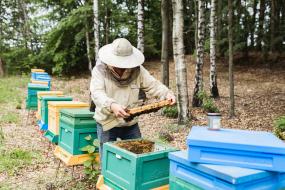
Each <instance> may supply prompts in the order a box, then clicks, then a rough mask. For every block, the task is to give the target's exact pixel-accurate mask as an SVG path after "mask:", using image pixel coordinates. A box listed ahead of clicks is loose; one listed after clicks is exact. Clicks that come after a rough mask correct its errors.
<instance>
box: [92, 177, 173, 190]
mask: <svg viewBox="0 0 285 190" xmlns="http://www.w3.org/2000/svg"><path fill="white" fill-rule="evenodd" d="M96 189H97V190H113V189H112V188H111V187H109V186H108V185H106V184H104V176H103V175H100V176H99V177H98V180H97V183H96ZM152 190H169V185H163V186H160V187H157V188H154V189H152Z"/></svg>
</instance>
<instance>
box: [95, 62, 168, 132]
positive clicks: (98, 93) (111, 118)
mask: <svg viewBox="0 0 285 190" xmlns="http://www.w3.org/2000/svg"><path fill="white" fill-rule="evenodd" d="M140 88H141V89H142V90H143V91H145V93H146V94H147V95H148V96H152V97H155V98H160V99H163V98H165V97H166V95H167V94H168V93H172V91H170V90H169V89H168V88H167V87H166V86H165V85H163V84H162V83H161V82H159V81H158V80H156V79H155V78H154V77H153V76H151V75H150V73H149V72H148V71H147V70H146V69H145V68H144V67H143V66H140V68H139V74H138V76H137V77H136V78H135V79H134V80H132V81H131V82H130V84H128V85H119V84H118V83H116V81H114V79H113V78H112V77H111V76H110V74H108V71H107V68H106V65H105V64H103V63H102V64H99V65H97V66H96V67H95V68H94V69H93V71H92V79H91V83H90V91H91V97H92V100H93V101H94V103H95V105H96V111H95V115H94V118H95V120H96V121H97V122H98V123H100V124H101V125H102V126H103V130H104V131H107V130H110V129H112V128H114V127H123V126H131V125H134V124H136V123H137V122H138V119H137V118H134V119H133V120H132V121H130V122H125V120H124V119H123V118H117V117H115V115H114V114H113V113H112V111H111V109H110V106H111V104H112V103H114V102H115V103H118V104H120V105H123V106H126V107H128V106H130V105H135V104H136V103H137V102H138V97H139V89H140Z"/></svg>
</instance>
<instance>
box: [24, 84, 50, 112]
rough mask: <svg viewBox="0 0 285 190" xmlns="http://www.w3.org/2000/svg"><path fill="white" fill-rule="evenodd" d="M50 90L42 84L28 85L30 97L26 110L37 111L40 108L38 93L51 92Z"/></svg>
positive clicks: (27, 100)
mask: <svg viewBox="0 0 285 190" xmlns="http://www.w3.org/2000/svg"><path fill="white" fill-rule="evenodd" d="M49 90H50V88H49V86H47V85H40V84H32V83H29V84H28V97H27V99H26V109H31V110H37V108H38V98H37V92H39V91H49Z"/></svg>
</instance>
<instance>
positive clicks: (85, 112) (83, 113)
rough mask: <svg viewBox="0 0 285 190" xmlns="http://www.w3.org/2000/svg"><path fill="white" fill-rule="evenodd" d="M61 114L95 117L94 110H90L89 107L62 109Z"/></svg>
mask: <svg viewBox="0 0 285 190" xmlns="http://www.w3.org/2000/svg"><path fill="white" fill-rule="evenodd" d="M60 113H61V114H65V115H69V116H71V117H81V118H82V117H83V118H93V116H94V112H91V111H89V109H87V108H85V109H82V108H81V109H61V110H60Z"/></svg>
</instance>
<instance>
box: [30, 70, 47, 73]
mask: <svg viewBox="0 0 285 190" xmlns="http://www.w3.org/2000/svg"><path fill="white" fill-rule="evenodd" d="M31 72H32V73H43V72H45V70H43V69H31Z"/></svg>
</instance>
